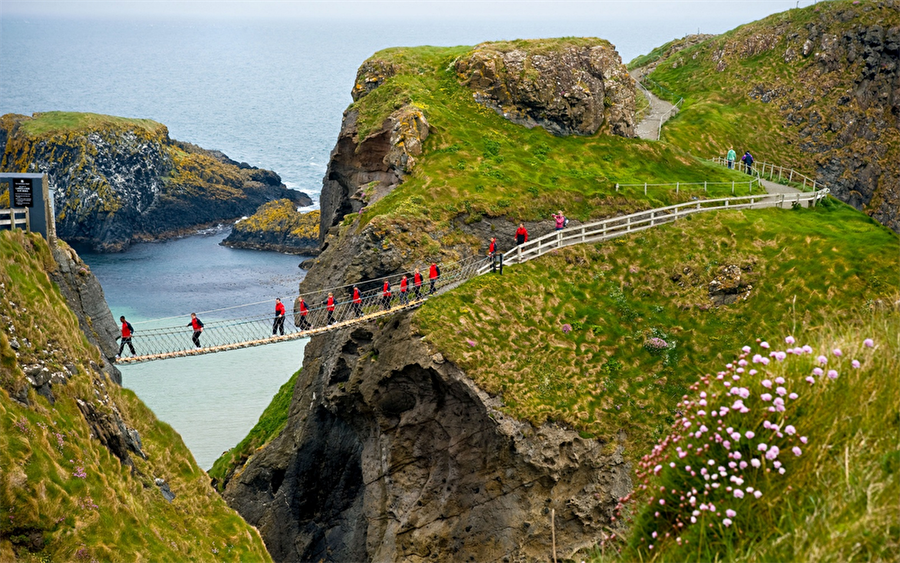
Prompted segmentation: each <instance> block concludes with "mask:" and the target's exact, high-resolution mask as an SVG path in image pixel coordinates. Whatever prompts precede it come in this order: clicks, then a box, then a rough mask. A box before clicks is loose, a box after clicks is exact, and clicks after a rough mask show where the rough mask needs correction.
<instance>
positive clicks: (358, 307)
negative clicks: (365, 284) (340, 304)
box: [353, 285, 363, 319]
mask: <svg viewBox="0 0 900 563" xmlns="http://www.w3.org/2000/svg"><path fill="white" fill-rule="evenodd" d="M353 313H354V314H355V315H356V318H357V319H358V318H360V317H361V316H362V314H363V310H362V297H360V295H359V288H358V287H356V286H355V285H354V286H353Z"/></svg>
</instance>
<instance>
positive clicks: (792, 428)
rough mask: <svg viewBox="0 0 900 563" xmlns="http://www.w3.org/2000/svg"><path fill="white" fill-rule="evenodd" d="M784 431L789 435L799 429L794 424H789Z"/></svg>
mask: <svg viewBox="0 0 900 563" xmlns="http://www.w3.org/2000/svg"><path fill="white" fill-rule="evenodd" d="M784 432H785V433H786V434H787V435H789V436H793V435H794V433H795V432H797V429H796V428H794V427H793V426H792V425H790V424H788V425H787V426H785V427H784Z"/></svg>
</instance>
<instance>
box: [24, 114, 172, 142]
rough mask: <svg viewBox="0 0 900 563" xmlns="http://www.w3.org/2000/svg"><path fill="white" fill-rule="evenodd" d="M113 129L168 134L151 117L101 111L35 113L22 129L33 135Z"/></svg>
mask: <svg viewBox="0 0 900 563" xmlns="http://www.w3.org/2000/svg"><path fill="white" fill-rule="evenodd" d="M107 128H113V129H123V128H127V129H135V128H137V129H142V130H145V131H147V132H148V133H150V134H151V135H153V136H157V135H163V136H165V135H168V129H167V128H166V126H165V125H163V124H161V123H157V122H156V121H153V120H150V119H134V118H128V117H114V116H111V115H102V114H99V113H80V112H71V111H46V112H40V113H36V114H34V119H33V120H28V121H25V122H23V124H22V131H24V132H26V133H27V134H28V135H29V136H31V137H41V136H43V135H46V134H54V135H58V134H65V133H71V132H79V133H80V132H84V131H99V130H103V129H107Z"/></svg>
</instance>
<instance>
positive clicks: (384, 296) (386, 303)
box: [381, 280, 391, 311]
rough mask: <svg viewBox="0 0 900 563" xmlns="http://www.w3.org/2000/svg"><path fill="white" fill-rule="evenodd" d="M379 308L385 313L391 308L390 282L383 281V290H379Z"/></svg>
mask: <svg viewBox="0 0 900 563" xmlns="http://www.w3.org/2000/svg"><path fill="white" fill-rule="evenodd" d="M381 306H382V307H383V308H384V310H385V311H387V310H388V309H390V308H391V282H389V281H388V280H384V288H382V290H381Z"/></svg>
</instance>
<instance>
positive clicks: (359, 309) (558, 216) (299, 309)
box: [116, 151, 752, 358]
mask: <svg viewBox="0 0 900 563" xmlns="http://www.w3.org/2000/svg"><path fill="white" fill-rule="evenodd" d="M747 154H748V155H749V154H750V153H749V152H748V153H747ZM733 155H734V151H729V162H730V164H729V167H733V164H734V163H733ZM751 163H752V157H751ZM552 217H553V219H554V221H555V222H556V230H557V231H559V230H562V229H564V228H565V227H566V226H568V224H569V220H568V219H567V218H566V216H565V215H563V212H562V211H559V212H558V213H554V214H553V215H552ZM515 242H516V246H519V245H522V244H525V243H526V242H528V230H527V229H526V228H525V224H524V223H519V227H518V229H516V233H515ZM497 252H498V248H497V237H491V241H490V243H489V245H488V252H487V253H488V256H490V257H491V258H493V257H494V256H495V255H496V254H497ZM440 277H441V269H440V267H439V266H438V265H437V263H436V262H432V263H431V266H430V267H429V269H428V295H433V294H434V293H435V291H436V284H437V282H438V279H439V278H440ZM423 282H424V278H423V276H422V273H421V272H420V270H419V268H416V269H415V271H414V272H413V274H412V276H407V275H406V274H403V275H401V276H400V280H399V282H398V283H399V304H400V306H406V305H409V304H410V302H411V301H410V297H412V298H413V299H414V300H416V301H418V300H420V299H422V284H423ZM391 287H392V286H391V281H390V279H388V278H385V280H384V285H383V286H382V288H381V293H380V296H379V295H378V294H377V293H376V292H370V293H369V295H366V296H365V297H364V296H363V295H362V293H360V290H359V287H358V286H355V285H354V286H353V289H352V291H351V296H350V301H349V302H345V303H338V302H337V301H336V300H335V297H334V294H333V293H329V294H328V297H327V298H326V299H325V301H324V302H323V303H322V307H320V308H318V309H310V307H309V305H307V303H306V301H304V299H303V296H302V295H301V296H299V297H298V298H297V301H296V302H295V304H294V321H295V323H294V324H295V325H296V326H297V328H298V329H300V330H301V331H305V330H311V329H312V328H313V327H314V324H318V323H313V322H312V315H311V313H312V312H313V311H315V310H319V311H321V310H324V311H325V315H324V316H325V319H324V324H325V326H330V325H332V324H334V323H335V311H336V309H337V308H338V307H347V306H348V305H349V310H350V312H351V314H352V315H353V318H360V317H362V316H363V315H364V314H365V313H364V311H363V304H364V300H365V301H366V303H367V304H372V303H376V301H375V300H376V298H378V304H380V306H381V309H382V310H384V311H388V310H390V308H391V307H392V304H393V300H394V294H393V292H392V290H391ZM410 294H412V296H411V295H410ZM286 315H287V311H286V310H285V307H284V303H282V302H281V298H280V297H278V298H276V299H275V318H274V320H273V321H272V336H278V335H280V336H284V319H285V316H286ZM320 316H321V314H320ZM119 320H120V321H121V323H122V327H121V331H122V336H121V337H120V338H121V343H120V345H119V352H118V354H116V358H119V357H121V355H122V352H123V351H124V350H125V347H126V346H127V347H128V348H129V350H130V351H131V354H132V355H133V356H134V355H137V354H136V352H135V349H134V345H133V344H132V336H133V335H134V327H133V326H132V325H131V323H129V322H128V321H127V320H125V317H124V315H123V316H121V317H119ZM186 326H188V327H190V328H192V329H193V335H192V336H191V341H192V342H193V344H194V347H196V348H201V347H202V346H201V344H200V335H201V334H203V321H201V320H200V319H199V318H198V317H197V314H196V313H191V321H190V322H189V323H188V324H187V325H186Z"/></svg>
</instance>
